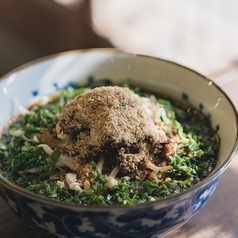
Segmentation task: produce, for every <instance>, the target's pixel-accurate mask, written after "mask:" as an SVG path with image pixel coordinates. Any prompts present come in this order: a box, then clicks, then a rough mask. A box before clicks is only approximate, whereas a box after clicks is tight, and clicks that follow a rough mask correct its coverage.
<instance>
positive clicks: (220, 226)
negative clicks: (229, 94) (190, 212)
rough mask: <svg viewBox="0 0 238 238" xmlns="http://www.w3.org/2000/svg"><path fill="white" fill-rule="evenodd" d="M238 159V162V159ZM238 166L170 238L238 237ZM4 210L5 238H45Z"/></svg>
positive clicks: (2, 231) (1, 220)
mask: <svg viewBox="0 0 238 238" xmlns="http://www.w3.org/2000/svg"><path fill="white" fill-rule="evenodd" d="M235 159H236V160H238V157H237V158H235ZM236 164H237V163H234V164H232V165H231V166H230V167H229V168H228V169H227V170H226V171H225V173H224V174H223V175H222V178H221V180H220V182H219V184H218V187H217V189H216V190H215V192H214V194H213V195H212V197H211V198H210V200H209V201H208V202H207V204H206V205H205V206H204V207H203V209H202V210H201V211H200V212H199V213H198V214H197V215H195V217H193V218H192V219H191V220H190V221H189V222H187V223H186V224H185V225H184V226H182V227H181V228H179V229H178V230H176V231H174V232H172V233H171V234H169V235H168V236H166V238H174V237H176V238H182V237H183V238H185V237H186V238H187V237H189V238H200V237H201V238H203V237H204V238H209V237H210V238H217V237H218V238H223V237H224V238H236V237H238V206H237V205H238V202H237V197H238V181H237V179H236V177H237V176H238V170H237V169H236V171H237V173H236V172H234V168H235V167H236ZM233 167H234V168H233ZM0 209H1V210H2V211H3V210H5V212H4V214H3V213H2V216H1V217H0V224H1V226H0V234H1V237H13V238H14V237H18V238H21V237H22V238H23V237H24V238H27V237H29V238H30V237H34V238H40V237H41V238H43V236H41V234H39V233H38V232H35V231H33V230H32V229H31V228H29V227H28V226H27V225H25V224H24V223H23V222H22V221H20V220H19V219H18V218H17V217H16V216H15V215H14V213H13V212H12V211H11V210H10V209H9V208H8V207H6V205H5V203H3V201H2V200H0ZM7 227H8V229H6V228H7Z"/></svg>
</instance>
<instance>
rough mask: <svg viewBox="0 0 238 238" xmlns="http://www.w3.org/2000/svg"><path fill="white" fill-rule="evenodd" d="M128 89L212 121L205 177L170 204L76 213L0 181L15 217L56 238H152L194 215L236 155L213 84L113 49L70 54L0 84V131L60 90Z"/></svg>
mask: <svg viewBox="0 0 238 238" xmlns="http://www.w3.org/2000/svg"><path fill="white" fill-rule="evenodd" d="M109 79H110V80H112V82H113V83H115V84H117V83H120V82H123V81H125V80H127V79H130V80H131V82H132V83H134V84H135V85H137V86H140V87H143V88H144V89H148V90H151V91H154V92H159V93H162V94H165V95H170V96H172V97H174V98H177V99H179V100H183V101H185V102H186V103H189V104H191V105H192V106H193V107H195V108H197V109H198V110H200V111H201V112H202V113H204V114H206V115H208V116H211V118H212V125H213V127H214V128H215V129H216V130H217V132H218V134H219V136H220V137H221V138H222V141H221V148H220V152H219V158H218V163H217V166H216V169H215V171H214V172H213V173H212V175H211V176H209V177H208V178H206V179H205V180H203V181H202V182H200V183H199V184H197V185H195V186H194V187H193V188H191V189H188V190H187V191H186V192H182V193H181V194H179V195H176V196H174V197H171V198H167V199H163V200H161V201H157V202H151V203H147V204H143V205H142V204H139V205H136V206H133V207H125V206H120V207H104V208H102V207H95V208H92V207H81V206H72V205H65V204H62V203H59V202H53V201H52V200H50V199H45V198H43V199H41V198H39V196H36V195H31V194H29V193H27V192H25V191H24V190H22V189H20V188H16V187H15V186H14V185H12V184H10V183H8V182H7V181H6V180H5V179H4V178H2V177H1V176H0V188H1V189H0V193H1V195H2V197H3V198H4V200H5V201H6V202H7V203H8V205H9V206H10V207H11V208H12V209H13V210H14V211H15V212H16V213H17V214H18V216H19V217H20V218H21V219H22V220H23V221H25V222H26V223H27V224H29V225H30V226H31V227H33V228H35V229H36V230H39V231H41V232H42V233H45V234H54V235H57V237H156V235H163V234H166V233H167V232H169V231H172V230H173V229H176V228H178V227H179V226H181V225H183V224H184V223H185V222H186V221H188V220H189V219H190V218H191V217H192V216H193V215H194V214H196V212H198V211H199V210H200V209H201V208H202V207H203V205H204V204H205V203H206V201H207V200H208V199H209V197H210V196H211V194H212V192H213V191H214V189H215V188H216V186H217V183H218V180H219V178H220V176H221V174H222V173H223V172H224V170H225V169H226V168H227V166H228V165H229V163H230V162H231V160H232V158H233V157H234V155H235V150H236V147H237V113H236V110H235V109H234V106H233V105H232V103H231V102H230V100H229V98H228V97H227V96H226V95H225V93H224V92H223V91H222V90H220V89H219V88H218V87H217V86H216V85H214V83H213V82H212V81H210V80H209V79H207V78H205V77H204V76H202V75H200V74H198V73H197V72H195V71H193V70H190V69H188V68H185V67H183V66H181V65H178V64H175V63H173V62H169V61H165V60H162V59H156V58H152V57H146V56H139V55H132V54H125V53H123V52H120V51H117V50H112V49H107V50H104V49H95V50H86V51H85V50H83V51H71V52H65V53H62V54H58V55H53V56H50V57H47V58H44V59H43V60H42V59H40V60H38V61H34V62H31V63H29V64H27V65H24V66H22V67H20V68H18V69H16V70H15V71H13V72H10V73H9V74H7V75H6V76H4V77H3V79H2V80H1V81H0V92H1V94H0V108H1V113H0V128H2V127H3V126H4V125H5V124H6V122H7V121H8V120H9V118H11V117H12V116H13V115H15V114H16V113H17V112H18V108H17V107H16V106H15V104H14V103H13V99H14V98H15V99H17V101H18V102H19V103H20V104H21V105H23V106H27V105H29V104H30V103H33V102H36V101H37V100H39V99H41V98H44V97H45V96H49V95H52V94H53V93H55V92H57V91H59V90H60V89H62V88H64V87H66V86H67V85H70V84H74V83H78V82H80V83H81V84H85V83H88V82H90V83H91V82H92V81H96V82H99V81H100V82H101V81H103V82H106V83H107V82H108V80H109Z"/></svg>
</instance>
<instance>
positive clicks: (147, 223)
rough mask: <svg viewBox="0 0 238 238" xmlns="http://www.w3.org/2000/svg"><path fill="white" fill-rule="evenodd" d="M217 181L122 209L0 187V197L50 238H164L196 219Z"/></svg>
mask: <svg viewBox="0 0 238 238" xmlns="http://www.w3.org/2000/svg"><path fill="white" fill-rule="evenodd" d="M218 179H219V178H216V179H213V180H211V181H209V183H207V184H205V185H204V186H201V187H199V188H197V189H195V190H194V191H192V192H190V193H188V194H183V195H182V196H177V197H176V198H174V199H172V200H170V201H167V202H161V203H150V204H147V205H146V206H137V207H125V206H123V207H121V208H118V207H117V208H112V209H110V208H109V209H108V208H104V209H103V208H102V209H96V208H95V209H94V208H85V207H80V206H78V207H75V206H71V207H69V206H64V205H62V204H58V203H55V204H54V203H50V202H48V201H47V200H40V199H36V198H35V197H34V196H28V195H27V194H24V193H16V191H15V190H14V189H11V188H9V187H7V186H4V185H3V184H0V194H1V196H2V197H3V199H4V200H5V201H6V202H7V204H8V205H9V206H10V207H11V209H12V210H13V211H14V212H15V213H16V214H17V215H18V217H19V218H20V219H22V220H23V221H24V222H26V223H27V224H28V225H29V226H30V227H32V228H34V229H35V230H37V231H39V232H41V233H43V234H45V235H50V237H54V236H52V235H55V237H64V238H68V237H90V238H98V237H112V238H121V237H136V238H137V237H138V238H139V237H143V238H146V237H153V238H155V237H162V236H164V235H166V234H168V233H169V232H171V231H172V230H174V229H177V228H178V227H180V226H182V225H183V224H184V223H186V222H187V221H188V220H189V219H190V218H191V217H192V216H194V215H195V214H196V213H197V212H198V211H200V209H201V208H202V207H203V206H204V205H205V203H206V202H207V201H208V199H209V198H210V196H211V195H212V193H213V192H214V190H215V188H216V186H217V183H218Z"/></svg>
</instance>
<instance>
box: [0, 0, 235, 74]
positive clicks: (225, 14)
mask: <svg viewBox="0 0 238 238" xmlns="http://www.w3.org/2000/svg"><path fill="white" fill-rule="evenodd" d="M237 12H238V1H237V0H209V1H207V0H199V1H195V0H180V1H176V0H150V1H146V0H130V1H128V0H120V1H118V0H100V1H97V0H91V1H90V0H21V1H19V0H1V1H0V75H3V74H5V73H7V72H8V71H10V70H11V69H13V68H15V67H17V66H19V65H21V64H24V63H26V62H28V61H31V60H33V59H36V58H39V57H42V56H46V55H50V54H54V53H58V52H62V51H67V50H73V49H85V48H95V47H116V48H120V49H122V50H126V51H130V52H133V53H138V54H146V55H151V56H156V57H161V58H164V59H168V60H172V61H176V62H178V63H181V64H183V65H185V66H188V67H191V68H192V69H195V70H197V71H199V72H200V73H202V74H205V75H214V74H216V72H218V71H221V70H224V69H226V68H229V67H230V66H231V65H233V64H237V62H238V14H237Z"/></svg>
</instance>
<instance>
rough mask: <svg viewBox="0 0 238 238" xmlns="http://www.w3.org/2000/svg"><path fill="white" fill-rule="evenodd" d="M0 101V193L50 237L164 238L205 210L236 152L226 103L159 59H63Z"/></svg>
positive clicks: (45, 65) (114, 54)
mask: <svg viewBox="0 0 238 238" xmlns="http://www.w3.org/2000/svg"><path fill="white" fill-rule="evenodd" d="M0 91H1V94H0V108H1V113H0V127H1V137H0V194H1V196H2V198H3V199H4V200H5V202H6V203H7V204H8V205H9V206H10V207H11V208H12V210H13V211H14V212H15V213H16V214H17V216H18V217H19V218H20V219H22V220H23V221H24V222H25V223H27V224H28V225H29V226H30V227H32V228H34V229H35V230H37V231H39V232H41V233H42V234H43V235H46V236H47V235H49V236H51V237H54V236H55V237H162V236H164V235H166V234H168V233H169V232H171V231H173V230H174V229H177V228H178V227H180V226H182V225H183V224H185V223H186V222H187V221H188V220H189V219H190V218H191V217H193V216H194V215H195V214H196V213H197V212H199V211H200V210H201V209H202V207H203V206H204V205H205V203H206V202H207V201H208V199H209V198H210V196H211V195H212V193H213V192H214V190H215V188H216V186H217V184H218V181H219V178H220V177H221V175H222V173H223V172H224V171H225V170H226V168H227V167H228V166H229V164H230V162H231V161H232V158H233V157H234V155H235V153H236V148H237V112H236V110H235V108H234V106H233V104H232V102H231V101H230V99H229V98H228V97H227V95H226V94H225V93H224V92H223V91H222V89H220V88H219V87H218V86H217V85H215V84H214V83H213V82H212V81H211V80H209V79H208V78H206V77H204V76H203V75H201V74H199V73H197V72H195V71H193V70H191V69H188V68H186V67H184V66H181V65H179V64H176V63H174V62H170V61H167V60H163V59H158V58H153V57H148V56H143V55H135V54H130V53H125V52H122V51H119V50H116V49H90V50H76V51H69V52H63V53H60V54H56V55H52V56H48V57H45V58H42V59H39V60H36V61H33V62H30V63H28V64H26V65H23V66H21V67H19V68H17V69H15V70H13V71H12V72H10V73H8V74H7V75H5V76H3V77H2V79H1V80H0Z"/></svg>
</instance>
